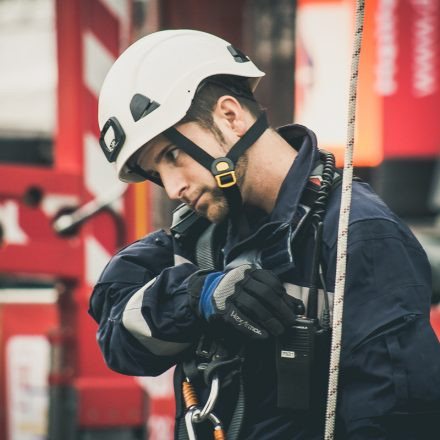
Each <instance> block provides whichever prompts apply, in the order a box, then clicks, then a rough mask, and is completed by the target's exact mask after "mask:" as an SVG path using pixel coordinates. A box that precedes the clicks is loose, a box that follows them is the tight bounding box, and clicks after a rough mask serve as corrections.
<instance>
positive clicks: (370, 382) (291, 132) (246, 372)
mask: <svg viewBox="0 0 440 440" xmlns="http://www.w3.org/2000/svg"><path fill="white" fill-rule="evenodd" d="M279 133H280V134H281V136H283V137H284V139H286V140H287V142H289V143H290V144H291V145H292V147H294V148H295V149H296V150H297V151H298V155H297V157H296V159H295V161H294V163H293V165H292V167H291V169H290V171H289V172H288V175H287V176H286V178H285V181H284V182H283V184H282V187H281V189H280V192H279V195H278V198H277V201H276V205H275V207H274V209H273V211H272V213H271V214H270V215H268V216H266V217H264V216H261V217H260V219H259V221H258V222H254V223H253V225H252V226H253V230H252V232H251V234H250V235H249V236H248V237H247V238H245V239H244V240H241V241H240V240H238V238H237V234H235V231H234V228H233V226H231V225H230V227H229V230H228V234H227V237H226V244H225V247H224V260H225V264H226V267H227V268H229V267H233V266H234V265H237V264H239V263H241V262H244V261H251V262H254V263H256V264H259V265H260V266H261V267H263V268H265V269H270V270H274V271H276V272H277V274H278V275H279V276H280V278H281V279H282V281H283V282H284V285H285V287H286V290H287V292H288V293H289V294H290V295H293V296H296V297H297V298H300V299H303V300H304V302H305V303H306V298H307V294H308V287H309V280H310V267H311V258H312V249H313V237H312V232H311V231H309V232H304V237H303V239H301V240H300V241H299V243H300V244H299V245H295V243H297V241H296V240H294V239H293V238H294V236H295V234H297V233H298V223H299V221H300V220H301V218H302V215H303V213H304V209H303V207H302V206H301V204H300V198H301V194H302V193H303V191H304V188H305V186H306V183H307V181H308V179H309V177H310V175H311V173H312V171H313V170H314V168H315V166H316V164H317V161H318V158H319V153H318V150H317V146H316V139H315V135H314V134H313V133H312V132H311V131H310V130H308V129H307V128H305V127H302V126H299V125H290V126H286V127H283V128H281V129H280V130H279ZM340 197H341V187H340V186H339V187H336V188H335V189H334V191H333V192H332V194H331V196H330V198H329V201H328V206H327V211H326V215H325V219H324V233H323V250H322V252H323V260H324V261H323V263H324V268H325V278H326V284H327V289H328V290H329V291H330V292H333V291H334V285H335V271H336V244H337V229H338V218H339V205H340ZM299 231H300V232H299V233H301V229H299ZM292 243H293V244H292ZM175 253H176V247H175V246H173V241H172V239H171V237H170V236H169V235H167V234H166V233H165V232H164V231H157V232H154V233H152V234H150V235H148V236H147V237H145V238H143V239H141V240H139V241H137V242H135V243H133V244H131V245H130V246H128V247H126V248H124V249H122V250H121V251H120V252H119V253H118V254H117V255H115V256H114V257H113V258H112V259H111V261H110V262H109V264H108V265H107V267H106V268H105V270H104V271H103V273H102V275H101V277H100V279H99V281H98V283H97V284H96V286H95V288H94V291H93V295H92V297H91V301H90V314H91V315H92V316H93V318H94V319H95V320H96V321H97V322H98V323H99V330H98V335H97V339H98V343H99V345H100V348H101V350H102V353H103V355H104V358H105V361H106V363H107V364H108V366H109V367H110V368H112V369H114V370H116V371H118V372H120V373H123V374H129V375H136V376H156V375H159V374H161V373H162V372H164V371H166V370H167V369H169V368H170V367H171V366H173V365H176V364H180V362H181V361H182V360H183V359H185V358H187V357H188V356H189V355H190V354H191V353H192V351H193V345H194V343H196V342H197V341H198V339H199V338H200V335H201V328H202V326H201V323H200V321H199V319H198V318H197V317H196V316H195V315H194V313H193V312H192V310H191V308H190V306H189V302H188V295H187V289H186V286H187V279H188V277H189V276H190V275H191V274H192V273H194V272H195V271H196V270H198V268H197V267H196V265H195V264H193V263H192V262H190V261H188V260H186V259H185V258H184V255H182V252H181V250H177V253H178V254H179V255H177V256H176V255H175ZM430 277H431V275H430V266H429V264H428V261H427V258H426V254H425V252H424V251H423V249H422V248H421V246H420V244H419V243H418V242H417V240H416V239H415V237H414V236H413V234H412V233H411V231H410V230H409V229H408V227H407V226H405V224H403V223H402V221H401V220H400V219H399V218H397V217H396V216H395V215H394V214H393V213H392V212H391V211H390V210H389V208H388V207H387V206H386V205H385V204H384V203H383V202H382V201H381V200H380V199H379V197H378V196H377V195H376V194H375V193H374V192H373V191H372V190H371V188H370V187H369V186H368V185H367V184H365V183H362V182H354V183H353V196H352V206H351V213H350V222H349V236H348V261H347V277H346V291H345V305H344V316H343V341H342V353H341V367H340V387H339V401H338V411H337V436H336V438H337V439H339V440H346V439H347V440H367V439H375V440H385V439H387V440H388V439H396V440H397V439H398V440H410V439H418V440H419V439H420V440H426V439H434V438H435V439H438V438H440V429H439V428H438V427H437V426H435V422H436V421H437V417H438V415H439V414H440V412H439V407H440V345H439V343H438V340H437V338H436V336H435V334H434V333H433V331H432V328H431V326H430V323H429V310H430V299H431V279H430ZM330 296H331V297H332V294H331V293H330ZM246 348H247V350H246V359H245V362H244V366H243V379H244V386H245V394H246V402H247V405H246V411H245V418H244V426H243V429H242V431H241V435H240V439H248V440H251V439H258V440H269V439H283V440H284V439H286V440H318V439H322V438H323V421H322V418H319V417H318V416H317V415H316V414H312V413H306V414H304V413H295V412H293V411H288V410H280V409H278V408H277V405H276V374H275V351H274V343H273V341H268V342H266V343H259V344H255V343H253V344H251V343H249V346H248V347H246ZM180 371H181V370H180V369H179V368H177V369H176V374H177V376H178V377H177V378H176V379H177V380H176V382H177V383H178V382H179V380H180V377H179V375H181V372H180ZM205 391H206V390H205ZM179 394H180V392H179V391H178V392H177V396H176V397H177V402H178V405H177V406H178V408H177V418H178V420H180V419H181V417H182V408H180V407H181V405H179V402H180V399H181V396H180V395H179ZM202 394H203V393H202ZM232 405H233V402H230V401H228V396H227V395H226V394H225V395H223V398H222V396H221V397H220V400H219V402H218V403H217V405H216V413H217V415H219V416H220V417H223V418H224V420H228V417H230V414H229V413H228V411H229V409H228V408H230V407H231V406H232ZM432 426H435V428H434V429H435V430H436V432H435V431H434V433H431V431H430V429H431V428H432Z"/></svg>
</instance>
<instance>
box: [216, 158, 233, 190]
mask: <svg viewBox="0 0 440 440" xmlns="http://www.w3.org/2000/svg"><path fill="white" fill-rule="evenodd" d="M211 171H212V174H214V177H215V180H216V181H217V186H218V187H219V188H229V187H231V186H234V185H236V184H237V176H236V174H235V167H234V164H233V162H232V161H231V160H230V159H228V158H227V157H220V158H218V159H215V160H214V162H213V163H212V165H211Z"/></svg>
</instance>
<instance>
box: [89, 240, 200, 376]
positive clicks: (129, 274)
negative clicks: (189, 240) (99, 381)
mask: <svg viewBox="0 0 440 440" xmlns="http://www.w3.org/2000/svg"><path fill="white" fill-rule="evenodd" d="M195 270H197V267H196V266H195V265H193V264H192V263H190V262H185V263H182V264H179V265H178V266H173V245H172V241H171V238H170V237H169V236H167V235H166V234H165V232H164V231H158V232H155V233H153V234H151V235H149V236H147V237H146V238H144V239H142V240H139V241H137V242H135V243H133V244H132V245H130V246H128V247H126V248H124V249H123V250H122V251H120V252H119V253H118V254H117V255H115V256H114V257H113V258H112V259H111V260H110V262H109V264H108V265H107V267H106V268H105V269H104V271H103V273H102V274H101V277H100V279H99V280H98V283H97V284H96V286H95V288H94V290H93V293H92V296H91V299H90V308H89V313H90V315H91V316H92V317H93V318H94V319H95V321H96V322H97V323H98V324H99V328H98V332H97V340H98V344H99V346H100V348H101V351H102V353H103V356H104V359H105V361H106V363H107V365H108V366H109V367H110V368H111V369H113V370H115V371H118V372H119V373H123V374H130V375H136V376H154V375H158V374H161V373H162V372H164V371H165V370H167V369H168V368H170V367H171V366H172V365H174V364H175V363H176V362H178V361H179V359H180V358H181V356H182V355H183V354H184V353H185V351H186V349H188V348H189V347H190V346H191V345H192V344H193V342H194V341H197V339H198V336H199V334H200V329H199V323H198V321H197V318H196V317H195V316H194V314H193V313H192V311H191V309H190V307H189V303H188V296H187V293H186V279H187V278H188V277H189V276H190V275H191V274H192V273H193V272H194V271H195Z"/></svg>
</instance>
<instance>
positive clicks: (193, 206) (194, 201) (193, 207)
mask: <svg viewBox="0 0 440 440" xmlns="http://www.w3.org/2000/svg"><path fill="white" fill-rule="evenodd" d="M202 195H203V192H202V193H200V194H199V195H198V196H197V197H196V198H195V199H194V200H193V201H192V202H191V203H190V204H189V206H190V207H191V208H192V209H195V208H196V206H197V203H198V201H199V200H200V197H202Z"/></svg>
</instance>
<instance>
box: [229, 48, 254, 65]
mask: <svg viewBox="0 0 440 440" xmlns="http://www.w3.org/2000/svg"><path fill="white" fill-rule="evenodd" d="M228 50H229V52H230V53H231V55H232V56H233V57H234V60H235V61H237V63H246V62H247V61H250V59H249V58H248V57H247V56H246V55H245V54H244V53H243V52H242V51H241V50H240V49H237V48H236V47H234V46H232V44H230V45H229V46H228Z"/></svg>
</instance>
